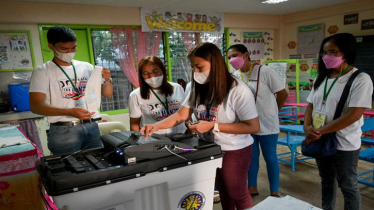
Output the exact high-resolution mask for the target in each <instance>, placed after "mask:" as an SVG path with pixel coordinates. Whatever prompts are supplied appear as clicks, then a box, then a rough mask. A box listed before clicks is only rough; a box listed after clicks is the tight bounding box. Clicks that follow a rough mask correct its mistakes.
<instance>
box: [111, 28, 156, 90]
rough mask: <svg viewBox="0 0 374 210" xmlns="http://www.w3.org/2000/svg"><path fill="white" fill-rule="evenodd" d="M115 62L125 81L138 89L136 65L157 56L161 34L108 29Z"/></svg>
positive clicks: (135, 30) (128, 29)
mask: <svg viewBox="0 0 374 210" xmlns="http://www.w3.org/2000/svg"><path fill="white" fill-rule="evenodd" d="M110 32H111V34H112V45H113V49H114V51H115V52H116V56H117V60H118V61H119V64H120V67H121V69H122V70H123V72H124V74H125V75H126V77H127V79H128V80H129V81H130V82H131V84H132V85H133V86H134V87H139V80H138V74H137V64H138V63H139V61H140V60H141V59H142V58H143V57H145V56H157V54H158V50H159V46H160V40H161V32H148V33H144V32H141V30H140V29H131V28H126V29H118V28H114V29H110Z"/></svg>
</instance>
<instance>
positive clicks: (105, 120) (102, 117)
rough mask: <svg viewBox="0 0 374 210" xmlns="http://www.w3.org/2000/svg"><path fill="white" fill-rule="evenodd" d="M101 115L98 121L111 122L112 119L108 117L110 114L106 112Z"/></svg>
mask: <svg viewBox="0 0 374 210" xmlns="http://www.w3.org/2000/svg"><path fill="white" fill-rule="evenodd" d="M100 115H101V121H100V122H112V121H113V119H112V118H111V117H110V115H107V114H100Z"/></svg>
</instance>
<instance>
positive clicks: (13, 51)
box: [0, 31, 35, 72]
mask: <svg viewBox="0 0 374 210" xmlns="http://www.w3.org/2000/svg"><path fill="white" fill-rule="evenodd" d="M34 69H35V60H34V54H33V49H32V43H31V38H30V32H29V31H0V72H1V71H30V70H34Z"/></svg>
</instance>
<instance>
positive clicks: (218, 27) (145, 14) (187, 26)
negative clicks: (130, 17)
mask: <svg viewBox="0 0 374 210" xmlns="http://www.w3.org/2000/svg"><path fill="white" fill-rule="evenodd" d="M141 24H142V31H143V32H149V31H178V32H215V33H223V32H224V26H223V13H203V12H183V11H166V10H155V9H149V8H141Z"/></svg>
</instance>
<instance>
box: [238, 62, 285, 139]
mask: <svg viewBox="0 0 374 210" xmlns="http://www.w3.org/2000/svg"><path fill="white" fill-rule="evenodd" d="M259 67H260V65H255V66H254V67H253V70H252V73H251V75H250V78H249V82H248V87H249V88H250V89H251V90H252V93H253V95H254V94H255V92H256V90H257V75H258V69H259ZM248 73H249V72H245V73H242V75H243V82H245V83H246V82H247V79H248ZM233 75H234V76H235V77H237V78H238V79H239V80H241V79H242V78H241V76H240V70H237V71H235V72H234V73H233ZM258 89H259V91H258V94H257V102H256V108H257V112H258V116H259V119H260V132H258V133H256V135H270V134H277V133H279V118H278V105H277V101H276V98H275V95H274V94H275V93H276V92H279V91H281V90H283V89H284V84H282V82H281V81H280V79H279V77H278V75H277V73H276V72H275V71H274V70H273V69H271V68H269V67H267V66H265V65H262V67H261V70H260V84H259V87H258Z"/></svg>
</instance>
